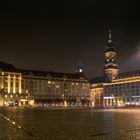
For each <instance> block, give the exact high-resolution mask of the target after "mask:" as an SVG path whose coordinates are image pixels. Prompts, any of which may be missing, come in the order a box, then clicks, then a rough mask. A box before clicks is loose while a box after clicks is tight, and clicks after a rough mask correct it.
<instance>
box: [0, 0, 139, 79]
mask: <svg viewBox="0 0 140 140" xmlns="http://www.w3.org/2000/svg"><path fill="white" fill-rule="evenodd" d="M22 2H23V3H22ZM109 29H111V30H112V40H113V43H114V45H115V48H116V51H117V54H118V57H117V60H118V65H119V68H120V71H122V72H124V71H130V70H136V69H140V61H139V60H140V8H139V3H138V2H136V1H134V0H132V1H125V0H123V1H119V0H74V1H73V0H63V1H61V0H56V1H54V0H49V1H48V2H45V3H44V2H41V1H34V0H33V1H32V2H31V1H30V2H29V1H28V3H26V2H25V3H24V1H21V2H15V3H14V1H11V2H8V1H7V2H5V3H3V4H1V8H0V61H4V62H7V63H12V64H13V65H15V66H16V67H18V68H24V69H36V70H46V71H50V70H51V71H57V72H74V71H75V69H76V66H77V64H78V63H79V62H80V63H83V65H84V67H85V69H86V72H87V75H88V77H89V78H91V77H96V76H100V75H102V71H103V66H104V52H105V47H106V43H107V40H108V30H109Z"/></svg>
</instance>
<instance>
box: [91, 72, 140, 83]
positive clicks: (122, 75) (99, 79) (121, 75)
mask: <svg viewBox="0 0 140 140" xmlns="http://www.w3.org/2000/svg"><path fill="white" fill-rule="evenodd" d="M135 76H140V70H135V71H129V72H122V73H119V75H118V76H117V78H116V79H121V78H130V77H135ZM89 81H90V83H91V84H98V83H109V81H108V80H107V78H106V77H105V76H100V77H95V78H92V79H90V80H89Z"/></svg>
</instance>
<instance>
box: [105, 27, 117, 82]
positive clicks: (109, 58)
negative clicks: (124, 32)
mask: <svg viewBox="0 0 140 140" xmlns="http://www.w3.org/2000/svg"><path fill="white" fill-rule="evenodd" d="M116 55H117V54H116V51H115V49H114V45H113V43H112V35H111V30H109V39H108V43H107V47H106V52H105V66H104V73H105V75H106V76H107V78H108V80H110V81H112V80H113V79H115V78H116V77H117V75H118V74H119V69H118V65H117V61H116Z"/></svg>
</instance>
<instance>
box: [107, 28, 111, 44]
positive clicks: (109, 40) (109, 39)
mask: <svg viewBox="0 0 140 140" xmlns="http://www.w3.org/2000/svg"><path fill="white" fill-rule="evenodd" d="M110 42H112V38H111V29H110V30H109V38H108V43H110Z"/></svg>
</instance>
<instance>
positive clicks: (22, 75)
mask: <svg viewBox="0 0 140 140" xmlns="http://www.w3.org/2000/svg"><path fill="white" fill-rule="evenodd" d="M0 68H1V70H0V106H9V105H11V106H16V105H17V106H18V105H19V106H26V105H31V106H32V105H40V106H42V105H54V106H55V105H57V106H60V105H62V106H63V105H64V104H65V105H66V104H67V105H73V106H78V105H89V103H90V84H89V82H88V79H87V78H86V77H85V76H84V75H83V73H82V72H83V71H82V69H80V70H79V72H77V73H74V74H72V73H56V72H46V71H35V70H22V69H17V68H15V67H14V66H13V65H11V64H6V63H3V62H0Z"/></svg>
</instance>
